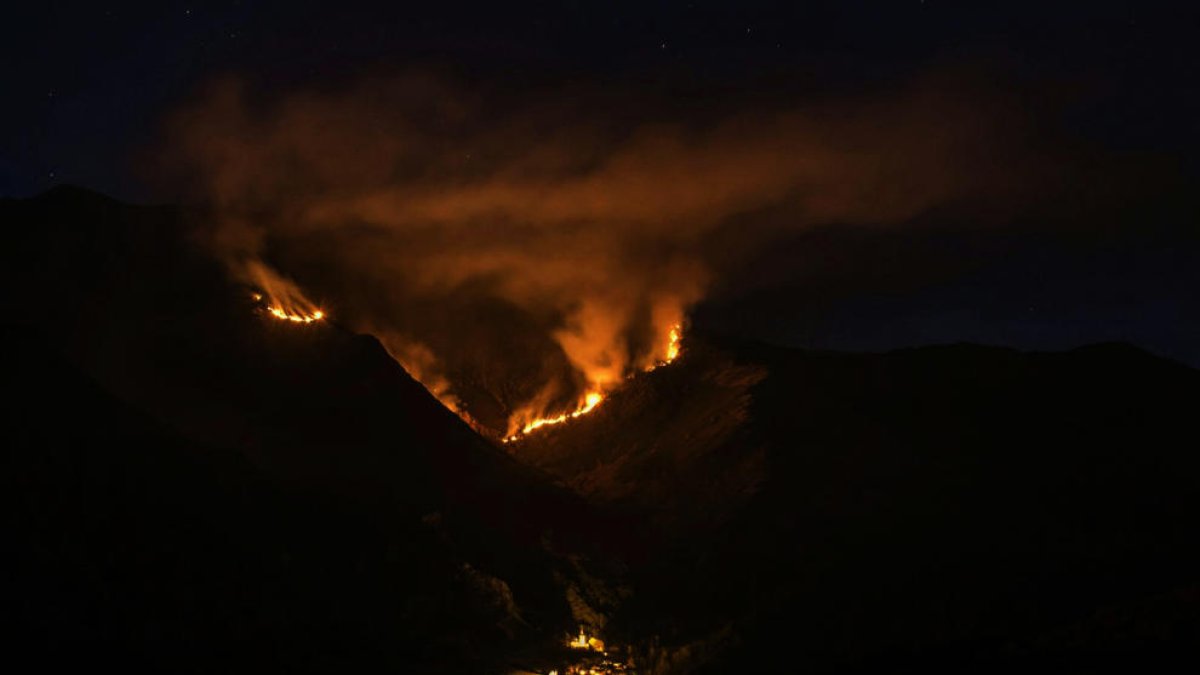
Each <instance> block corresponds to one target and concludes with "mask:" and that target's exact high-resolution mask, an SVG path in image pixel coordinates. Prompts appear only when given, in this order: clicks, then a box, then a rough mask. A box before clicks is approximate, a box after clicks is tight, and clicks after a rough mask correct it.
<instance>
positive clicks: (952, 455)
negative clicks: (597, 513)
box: [515, 339, 1200, 672]
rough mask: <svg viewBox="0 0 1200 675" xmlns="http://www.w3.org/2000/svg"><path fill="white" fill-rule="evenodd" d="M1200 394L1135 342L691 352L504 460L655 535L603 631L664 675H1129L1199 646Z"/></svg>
mask: <svg viewBox="0 0 1200 675" xmlns="http://www.w3.org/2000/svg"><path fill="white" fill-rule="evenodd" d="M1198 402H1200V377H1198V376H1197V373H1196V372H1195V371H1192V370H1190V369H1188V368H1186V367H1183V366H1180V365H1178V364H1175V363H1172V362H1168V361H1164V360H1161V359H1157V358H1154V357H1152V356H1149V355H1148V354H1146V353H1144V352H1141V351H1139V350H1137V349H1134V348H1131V347H1128V346H1124V345H1102V346H1097V347H1091V348H1086V349H1080V350H1076V351H1073V352H1068V353H1062V354H1025V353H1020V352H1016V351H1012V350H1006V349H994V348H983V347H972V346H951V347H931V348H926V349H916V350H907V351H900V352H893V353H889V354H862V355H849V354H834V353H815V352H802V351H791V350H783V349H775V348H767V347H763V346H760V345H753V344H744V343H736V342H721V341H717V342H715V343H714V342H707V341H702V340H695V339H693V340H692V341H691V342H690V343H689V344H688V345H686V351H685V354H684V356H683V357H682V358H681V359H680V361H679V362H677V363H676V364H673V365H672V366H671V367H669V368H663V369H660V370H657V371H655V372H653V373H650V374H649V375H648V376H646V377H643V378H639V379H637V380H635V381H633V382H631V383H630V385H629V387H628V388H627V389H625V390H624V391H621V392H619V393H617V394H615V395H614V396H612V397H611V399H610V400H608V401H606V402H605V405H604V406H603V407H602V408H600V409H598V410H597V411H596V412H595V413H594V414H592V415H590V416H588V417H585V418H582V419H580V420H578V421H577V423H575V424H571V425H564V426H563V427H560V428H555V429H548V430H546V432H545V433H543V434H539V435H537V436H534V437H531V438H530V439H528V440H526V441H524V442H523V443H522V444H521V445H520V446H518V447H516V448H515V452H516V453H517V454H518V456H520V457H523V458H525V459H527V460H528V461H531V462H533V463H535V464H536V465H538V466H541V467H543V468H545V469H547V470H548V471H550V472H552V473H554V474H555V475H557V476H559V478H560V479H561V480H563V481H564V482H566V483H567V484H569V485H572V486H575V487H577V488H578V489H579V490H581V491H582V492H584V493H585V494H588V495H589V496H591V497H592V498H593V499H596V500H598V501H601V502H607V503H612V504H618V505H621V506H622V507H623V508H625V509H627V510H630V511H632V512H634V513H639V514H643V515H644V516H645V517H646V518H647V519H648V520H649V521H650V522H652V523H653V526H652V528H653V533H654V537H653V539H654V540H657V541H658V546H657V548H655V549H653V550H651V551H650V552H649V553H648V555H647V557H646V559H645V562H644V564H641V565H638V566H637V567H636V569H635V571H634V573H635V582H634V584H633V587H634V595H633V599H632V600H631V602H630V603H629V604H628V605H627V606H626V607H625V610H624V612H623V614H622V615H620V616H619V617H618V620H617V621H616V622H615V624H614V626H620V627H623V628H624V629H625V630H626V631H628V635H629V636H630V638H631V639H636V636H641V637H642V638H643V639H648V636H655V635H657V636H658V639H657V645H658V646H657V647H654V648H651V646H647V648H646V649H647V653H648V655H649V658H648V659H647V660H648V661H650V662H657V663H658V664H659V666H660V668H661V669H662V670H664V671H669V670H671V669H672V668H674V669H675V670H678V671H690V670H696V669H702V668H703V667H707V669H708V670H709V671H711V672H731V671H734V670H737V671H739V672H746V671H750V672H778V668H779V664H782V663H792V664H797V667H800V664H803V666H804V667H805V669H815V670H831V669H832V670H838V671H847V670H851V671H853V670H859V669H862V670H864V671H867V672H873V671H875V670H878V669H880V668H882V667H886V668H887V669H889V670H895V669H899V670H908V669H910V668H911V669H917V670H929V669H933V670H939V671H940V670H951V669H956V670H962V669H967V670H968V671H975V670H985V669H987V668H989V667H993V666H994V667H996V668H1000V669H1005V668H1009V667H1020V668H1022V669H1030V668H1039V667H1041V666H1046V667H1051V666H1055V664H1057V667H1062V668H1068V667H1074V666H1079V667H1087V668H1093V669H1094V668H1100V669H1106V668H1112V669H1116V670H1120V669H1123V668H1127V667H1130V666H1131V665H1133V664H1142V665H1145V664H1147V663H1149V662H1151V661H1162V660H1163V659H1166V658H1169V657H1172V656H1178V655H1181V654H1183V655H1190V654H1189V652H1190V651H1191V647H1190V646H1189V645H1191V644H1193V643H1192V640H1194V639H1195V638H1196V637H1197V635H1198V633H1197V628H1198V627H1200V605H1197V603H1196V598H1197V596H1196V593H1195V588H1196V584H1197V581H1198V580H1197V577H1196V575H1195V570H1196V569H1197V564H1200V545H1198V543H1197V540H1196V538H1195V532H1194V523H1195V522H1196V520H1195V518H1196V516H1197V515H1198V514H1200V492H1198V491H1197V487H1200V486H1198V483H1200V478H1198V477H1197V476H1200V473H1198V472H1197V469H1200V456H1198V455H1197V448H1200V442H1198V441H1200V430H1198V429H1197V428H1196V426H1195V424H1194V420H1193V419H1192V418H1193V415H1194V412H1193V411H1194V410H1195V407H1196V404H1197V403H1198ZM650 642H651V644H653V643H654V641H653V640H650ZM1192 658H1194V656H1193V657H1192Z"/></svg>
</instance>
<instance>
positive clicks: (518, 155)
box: [170, 76, 1002, 432]
mask: <svg viewBox="0 0 1200 675" xmlns="http://www.w3.org/2000/svg"><path fill="white" fill-rule="evenodd" d="M935 90H940V91H946V88H945V87H944V86H943V87H920V86H914V87H911V88H909V89H907V90H905V91H902V92H895V93H891V94H888V95H883V96H877V97H874V98H872V99H870V100H857V101H840V102H832V103H831V102H828V101H822V102H815V103H809V104H806V105H786V106H784V105H779V104H775V105H773V106H770V107H769V109H768V107H767V106H764V105H761V104H760V105H756V106H753V107H754V108H755V109H753V110H743V111H738V110H736V109H733V106H729V105H726V106H725V108H726V110H725V111H724V112H722V113H717V112H713V111H693V112H685V113H679V112H678V111H675V112H671V111H670V110H668V109H664V108H662V107H656V106H655V105H654V103H653V101H652V100H649V99H646V98H639V97H634V96H625V97H610V98H606V99H598V98H597V97H592V98H588V97H580V96H576V95H567V94H566V93H563V94H561V95H553V94H548V93H546V92H537V93H532V94H529V95H528V96H527V97H520V98H518V97H514V96H510V95H503V93H497V92H491V93H482V94H481V93H478V92H473V91H469V90H467V89H464V88H455V87H452V86H449V85H446V84H445V83H443V82H440V81H438V80H436V79H434V78H429V77H421V76H410V77H401V78H395V79H389V80H374V81H370V82H365V83H362V84H361V85H359V86H356V87H353V88H350V89H345V90H339V91H302V92H296V93H293V94H291V95H289V96H285V97H282V98H276V99H273V100H269V101H256V100H254V97H253V96H251V95H250V92H248V91H247V89H246V88H245V87H244V86H241V85H239V84H238V83H236V82H223V83H220V84H218V85H216V86H213V87H212V88H211V89H209V90H208V91H207V92H206V93H205V94H204V95H203V96H201V97H200V98H199V99H198V100H197V101H196V102H195V103H194V104H193V105H192V106H190V107H188V108H186V109H185V110H183V111H181V112H180V113H179V114H178V115H176V117H175V118H174V121H173V124H172V125H171V133H170V138H171V139H172V143H173V144H174V145H176V146H177V149H178V151H179V152H177V153H173V155H172V156H173V157H176V158H179V159H180V160H181V161H180V162H179V166H182V167H186V169H187V170H188V171H189V172H190V173H189V174H188V175H189V177H190V178H191V180H192V184H193V185H198V186H200V189H201V191H202V194H201V195H200V196H201V197H202V198H203V199H204V200H206V201H207V202H209V203H210V204H211V205H212V206H213V207H214V209H215V213H216V214H217V219H218V223H219V224H218V227H217V231H216V233H215V235H214V240H215V241H216V242H217V246H218V250H219V251H220V253H221V255H223V256H225V257H226V258H227V259H229V260H230V261H235V262H233V263H231V264H234V265H235V267H236V268H237V269H239V270H241V269H250V268H252V269H256V270H263V269H267V268H266V267H256V265H257V264H258V263H259V262H260V261H262V262H263V264H268V263H269V264H270V265H271V266H272V267H273V268H274V269H276V270H286V272H287V273H288V274H289V275H291V276H293V277H294V278H295V279H297V280H298V281H299V282H300V284H301V286H302V287H303V288H304V289H305V291H307V292H308V293H309V294H310V296H311V295H313V294H316V296H318V297H320V298H321V299H322V301H323V302H324V303H325V304H326V305H327V307H326V309H327V310H329V311H330V313H331V315H332V316H334V317H337V318H338V319H339V320H341V321H343V322H345V323H347V324H348V325H349V326H350V327H352V328H354V329H357V330H362V331H368V332H371V333H374V334H375V335H377V336H379V337H380V339H381V340H382V341H383V342H384V343H385V345H386V346H387V347H388V349H389V350H390V351H391V353H392V354H393V355H394V356H395V357H396V358H397V360H399V361H401V362H402V363H403V364H404V365H405V366H406V367H407V368H408V369H409V370H410V372H412V373H413V374H414V375H415V376H417V377H418V378H419V379H421V380H422V381H423V382H424V383H425V384H426V386H428V387H429V388H430V389H431V390H432V391H434V392H435V393H436V394H438V395H439V396H440V397H442V399H443V400H444V401H446V402H447V403H448V404H449V405H452V406H453V407H455V408H456V409H459V410H460V411H463V412H465V413H469V415H470V416H472V417H473V418H475V419H476V420H479V421H480V422H481V423H482V424H483V425H484V426H485V427H488V428H491V429H493V430H495V431H497V432H504V431H511V430H512V429H513V427H514V426H517V425H519V424H520V423H521V422H523V421H524V420H525V419H527V418H528V417H529V416H537V415H540V414H542V413H545V412H557V411H561V410H563V409H566V408H570V407H571V406H573V405H576V404H578V403H579V401H580V400H581V398H582V396H583V395H584V394H585V392H587V391H595V390H601V391H603V390H606V389H609V388H611V387H613V386H615V385H616V384H617V383H619V382H620V381H621V380H622V379H623V378H624V377H626V376H627V375H628V374H629V373H631V372H633V371H636V370H639V369H643V368H645V367H647V366H650V365H652V364H653V363H655V362H656V361H657V360H659V359H661V358H663V356H664V352H665V349H666V348H667V344H668V339H667V336H668V334H669V332H670V330H671V328H672V326H675V325H677V324H681V323H683V322H684V321H685V317H686V314H687V311H688V308H689V307H690V306H692V305H693V304H694V303H696V302H698V301H699V300H700V299H701V298H702V297H703V295H704V293H705V289H706V288H707V287H708V286H709V284H710V283H711V282H712V281H713V274H714V266H713V261H714V260H715V259H718V258H723V257H727V256H728V254H729V252H728V250H727V249H728V248H729V246H728V242H729V241H730V240H731V228H732V231H733V239H734V240H735V241H737V242H738V246H739V247H741V246H744V247H746V248H747V249H750V248H753V247H755V246H761V245H764V244H767V243H769V242H770V241H771V240H772V238H773V237H774V236H776V235H778V234H779V232H780V231H787V230H790V229H795V228H804V227H809V226H812V225H814V224H828V223H848V224H870V225H880V224H884V225H886V224H887V223H892V222H899V221H903V220H905V219H908V218H911V217H913V216H915V215H917V214H919V213H921V212H922V211H924V210H926V209H929V208H931V207H934V206H937V205H938V204H941V203H944V202H946V201H948V200H952V199H954V198H955V197H957V196H960V195H962V194H964V193H966V192H970V191H978V190H980V189H981V188H982V187H983V186H985V185H987V184H988V183H989V182H991V181H994V180H996V177H995V176H991V175H989V171H988V167H989V166H991V165H993V164H994V162H992V161H990V159H989V158H991V156H992V155H993V154H994V153H995V152H996V148H998V147H1002V146H1001V144H1000V143H998V142H997V132H996V128H995V125H994V124H993V123H992V115H991V114H984V113H983V112H982V111H984V110H985V109H987V108H989V107H991V106H990V105H988V104H985V103H983V102H982V101H978V102H973V100H972V97H968V96H967V95H966V94H965V93H961V90H958V89H954V88H951V89H949V91H960V95H959V96H955V97H949V96H944V95H936V96H935V95H934V94H932V93H930V92H932V91H935ZM576 93H577V92H576ZM514 100H515V101H517V102H515V103H514ZM595 100H601V101H603V102H604V103H603V105H593V106H591V107H590V109H589V105H588V104H586V103H584V102H582V101H591V102H593V103H594V101H595ZM637 110H645V111H646V112H645V114H644V115H639V114H637V113H636V112H631V111H637ZM655 111H657V112H655ZM763 212H770V213H772V214H773V215H772V217H771V218H769V219H765V220H764V221H763V222H764V223H769V224H756V223H758V221H756V220H755V218H754V214H756V213H763ZM781 214H782V215H781ZM739 228H740V231H739ZM718 233H720V236H717V234H718ZM717 241H720V242H724V243H723V244H722V245H721V247H720V248H721V249H722V250H714V242H717ZM247 265H249V266H250V267H249V268H247ZM256 283H261V282H256Z"/></svg>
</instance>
